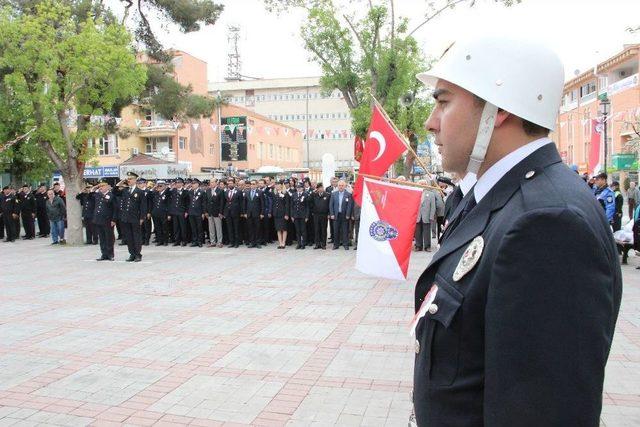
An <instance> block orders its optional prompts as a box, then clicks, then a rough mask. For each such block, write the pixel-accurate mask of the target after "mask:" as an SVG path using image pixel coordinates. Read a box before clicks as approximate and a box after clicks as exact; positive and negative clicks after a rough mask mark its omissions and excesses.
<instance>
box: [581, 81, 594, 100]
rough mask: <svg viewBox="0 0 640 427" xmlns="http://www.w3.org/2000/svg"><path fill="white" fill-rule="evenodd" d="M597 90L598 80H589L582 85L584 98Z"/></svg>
mask: <svg viewBox="0 0 640 427" xmlns="http://www.w3.org/2000/svg"><path fill="white" fill-rule="evenodd" d="M595 91H596V82H589V83H587V84H586V85H583V86H581V87H580V97H581V98H584V97H585V96H587V95H589V94H590V93H594V92H595Z"/></svg>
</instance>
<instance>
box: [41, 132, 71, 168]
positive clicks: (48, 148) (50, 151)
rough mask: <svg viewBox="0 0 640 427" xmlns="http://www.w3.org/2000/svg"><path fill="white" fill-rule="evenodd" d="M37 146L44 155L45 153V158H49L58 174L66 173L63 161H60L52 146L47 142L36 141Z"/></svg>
mask: <svg viewBox="0 0 640 427" xmlns="http://www.w3.org/2000/svg"><path fill="white" fill-rule="evenodd" d="M38 145H39V146H40V147H42V149H43V150H44V151H45V153H47V156H49V158H50V159H51V161H52V162H53V164H54V165H56V167H57V168H58V169H60V172H62V171H68V169H67V167H66V166H65V164H64V160H62V158H61V157H60V156H59V155H58V153H56V150H54V149H53V146H52V145H51V143H50V142H49V141H43V140H41V139H38Z"/></svg>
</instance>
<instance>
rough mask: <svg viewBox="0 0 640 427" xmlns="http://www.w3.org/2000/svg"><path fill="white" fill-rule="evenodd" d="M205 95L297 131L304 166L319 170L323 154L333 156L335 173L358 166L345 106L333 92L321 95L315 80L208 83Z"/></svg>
mask: <svg viewBox="0 0 640 427" xmlns="http://www.w3.org/2000/svg"><path fill="white" fill-rule="evenodd" d="M209 94H210V95H212V96H218V95H220V96H222V97H223V98H225V99H227V100H228V102H229V103H231V104H236V105H240V106H242V107H244V108H246V109H248V110H250V111H255V112H256V113H258V114H260V115H262V116H265V117H267V118H269V119H271V120H273V121H277V122H280V123H283V124H286V125H288V126H291V127H293V128H295V129H298V130H299V131H300V132H301V135H302V138H303V153H302V156H301V160H302V166H304V167H308V168H309V169H311V170H319V169H320V168H321V165H322V156H323V155H324V154H326V153H330V154H332V155H333V156H334V158H335V161H336V166H337V168H338V170H344V171H352V170H353V168H354V167H357V166H358V163H357V162H356V161H355V160H354V158H353V140H354V134H353V132H352V130H351V114H350V112H349V108H348V107H347V103H346V102H345V100H344V98H343V96H342V94H341V93H340V92H339V91H337V90H335V91H333V92H332V93H331V94H328V95H323V93H322V91H321V89H320V78H319V77H300V78H282V79H258V80H241V81H225V82H210V83H209Z"/></svg>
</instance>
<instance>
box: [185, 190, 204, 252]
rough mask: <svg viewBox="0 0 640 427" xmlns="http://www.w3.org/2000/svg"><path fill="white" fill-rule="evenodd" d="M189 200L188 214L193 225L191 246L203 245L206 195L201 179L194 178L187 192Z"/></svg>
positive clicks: (190, 223) (190, 224)
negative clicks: (201, 186) (201, 185)
mask: <svg viewBox="0 0 640 427" xmlns="http://www.w3.org/2000/svg"><path fill="white" fill-rule="evenodd" d="M187 194H188V195H189V202H188V206H189V207H188V208H187V216H188V218H189V226H190V227H191V247H200V248H201V247H202V243H203V241H204V235H203V233H202V220H203V219H204V212H205V195H204V191H203V190H202V189H201V188H200V180H198V179H197V178H194V179H193V180H192V181H191V189H190V190H189V191H188V192H187Z"/></svg>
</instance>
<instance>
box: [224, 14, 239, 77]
mask: <svg viewBox="0 0 640 427" xmlns="http://www.w3.org/2000/svg"><path fill="white" fill-rule="evenodd" d="M239 41H240V26H239V25H229V26H228V27H227V43H228V45H229V53H228V55H227V56H228V58H229V60H228V62H227V77H225V80H241V77H242V76H241V74H240V67H241V65H242V62H241V61H240V50H239V48H238V42H239Z"/></svg>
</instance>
